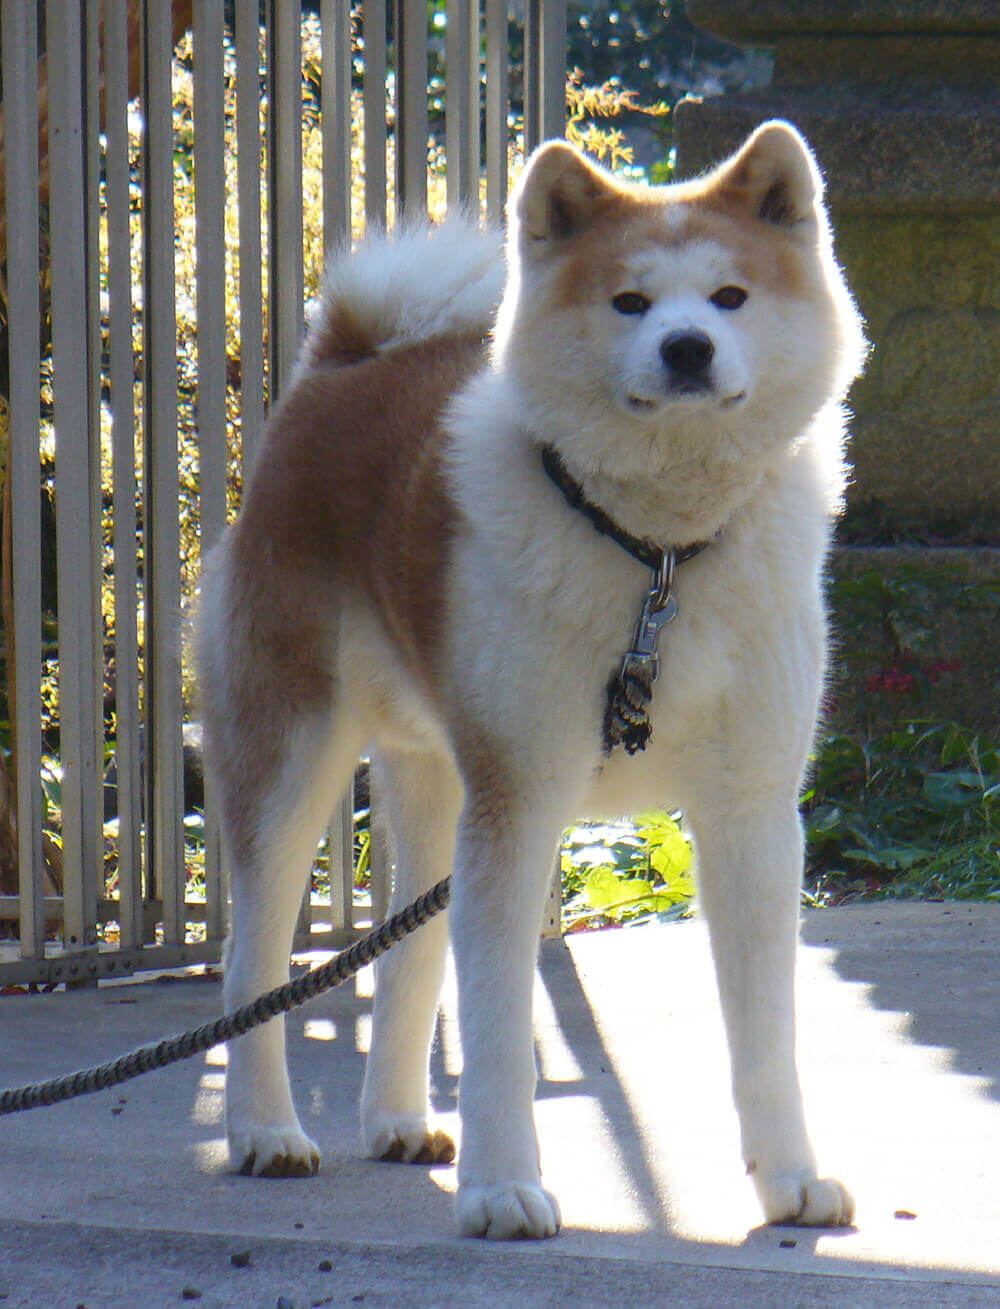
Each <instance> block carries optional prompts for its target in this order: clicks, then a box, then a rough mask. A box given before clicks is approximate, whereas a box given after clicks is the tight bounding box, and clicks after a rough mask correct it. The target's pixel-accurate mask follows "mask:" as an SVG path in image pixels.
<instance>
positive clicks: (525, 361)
mask: <svg viewBox="0 0 1000 1309" xmlns="http://www.w3.org/2000/svg"><path fill="white" fill-rule="evenodd" d="M510 213H511V218H510V225H509V236H508V240H507V249H506V273H504V259H503V255H502V246H501V241H500V238H499V237H497V236H496V235H494V234H492V233H488V232H485V233H484V232H480V231H478V230H477V229H476V228H475V226H474V225H473V224H470V223H467V222H458V221H449V222H447V223H445V224H444V225H443V226H442V227H441V228H439V229H437V230H430V231H427V230H421V231H416V230H413V229H406V230H403V231H402V232H401V233H400V234H399V235H398V236H397V237H395V238H387V237H376V238H374V239H372V240H370V241H368V242H367V243H365V244H364V245H363V246H362V248H361V249H360V250H359V251H358V253H357V254H355V255H353V256H351V255H346V254H345V255H344V256H343V257H338V258H336V259H335V260H334V261H333V262H332V265H331V267H330V269H329V272H328V275H327V278H326V282H325V286H324V290H323V293H322V297H321V302H320V304H319V306H318V310H317V312H316V313H315V315H314V317H313V321H312V325H311V329H310V331H309V334H308V338H307V340H306V342H305V345H304V347H303V351H302V356H301V359H300V361H299V365H298V368H297V370H296V374H295V377H294V379H293V382H292V384H291V385H290V386H289V387H288V389H287V392H286V393H285V394H284V395H283V396H282V398H281V402H280V404H278V405H277V407H276V408H275V410H274V412H273V414H272V416H271V419H270V423H269V426H268V430H267V434H266V437H265V439H264V442H263V446H262V448H261V450H260V453H259V456H258V458H257V461H256V465H255V467H254V469H253V474H252V476H251V477H250V479H249V481H248V485H247V487H246V491H245V496H244V503H243V509H242V512H241V514H240V516H239V519H238V520H237V522H236V523H235V524H234V525H233V526H232V527H231V528H230V529H229V530H228V532H227V533H226V535H225V537H224V539H223V541H222V543H221V545H220V546H219V547H218V549H217V551H216V552H215V554H214V556H213V557H212V558H211V560H210V562H209V564H208V566H207V569H206V575H205V579H204V597H203V617H202V624H201V636H200V662H201V678H202V687H203V692H204V719H205V727H206V736H207V753H208V762H209V766H210V769H211V773H212V776H213V778H214V782H215V785H216V787H217V794H218V796H219V798H220V803H221V812H222V820H223V828H224V833H223V834H224V844H225V850H226V854H227V859H228V862H229V864H230V866H231V870H232V936H231V942H230V955H229V959H228V964H227V967H226V977H225V1002H226V1006H227V1008H228V1009H233V1008H236V1007H237V1006H239V1005H241V1004H243V1003H245V1002H246V1001H248V1000H250V999H252V998H253V997H254V996H256V995H257V994H258V993H259V992H262V991H265V990H267V989H268V988H269V987H273V986H275V985H277V984H279V983H280V982H282V981H283V980H285V979H286V978H287V975H288V957H289V948H290V942H291V939H292V932H293V927H294V924H295V919H296V914H297V911H298V906H299V903H300V900H301V896H302V889H303V881H304V878H305V877H306V874H307V870H308V868H309V867H310V864H311V861H312V858H313V855H314V852H315V850H316V843H317V839H318V837H319V836H320V834H321V832H322V830H323V827H324V824H325V823H326V822H327V820H328V818H329V815H330V812H331V809H332V806H333V804H334V802H335V800H336V798H337V797H338V796H339V795H340V794H341V793H342V792H343V791H344V789H345V788H346V786H347V785H348V783H349V780H350V777H351V774H352V771H353V769H354V767H355V764H356V762H357V760H358V757H359V755H360V754H361V753H362V752H365V751H367V752H369V753H370V754H371V756H372V759H373V764H374V766H375V767H376V768H377V769H378V772H379V776H380V780H381V795H382V796H383V797H384V812H385V814H386V817H387V820H388V823H389V825H390V827H391V832H392V838H393V848H394V859H395V865H396V874H395V883H394V887H393V892H392V907H393V908H394V909H396V908H399V907H401V906H403V905H405V904H407V903H408V902H409V901H411V900H412V899H413V898H415V897H416V896H417V895H418V894H419V893H420V892H422V891H424V890H426V889H427V888H428V887H429V886H431V885H432V884H433V883H434V882H436V881H437V880H438V879H439V878H442V877H443V876H445V875H447V874H448V873H449V872H450V871H452V870H453V889H452V900H451V907H450V911H449V912H450V936H451V944H452V949H453V951H454V956H455V962H456V967H457V974H458V984H459V1020H460V1027H461V1039H462V1051H463V1063H464V1068H463V1072H462V1077H461V1090H460V1111H461V1121H462V1136H461V1152H460V1154H459V1160H458V1180H459V1186H458V1198H457V1216H458V1225H459V1228H460V1230H461V1231H462V1232H463V1233H467V1234H470V1235H480V1236H489V1237H522V1236H532V1237H542V1236H551V1235H552V1234H553V1233H555V1232H556V1231H557V1230H558V1228H559V1223H560V1218H559V1207H558V1205H557V1202H556V1200H555V1198H554V1197H553V1196H552V1195H551V1194H550V1193H549V1192H548V1191H546V1190H545V1189H544V1188H543V1185H542V1179H541V1176H540V1173H539V1155H538V1142H537V1138H536V1134H535V1126H534V1119H533V1106H532V1098H533V1092H534V1086H535V1076H536V1074H535V1062H534V1055H533V1044H532V1011H531V994H532V978H533V971H534V962H535V955H536V949H537V942H538V937H539V927H540V921H541V916H542V911H543V906H544V902H545V898H546V892H547V888H548V883H549V876H550V872H551V869H552V860H553V852H554V850H555V848H556V845H557V842H558V840H559V835H560V833H561V831H562V830H563V828H564V827H565V826H566V825H567V824H568V823H570V822H572V821H573V820H575V819H577V818H578V817H580V816H581V815H585V814H595V815H596V814H600V815H611V814H616V815H617V814H623V813H631V812H637V811H640V810H643V809H649V808H652V807H654V806H664V805H665V806H671V807H674V806H676V807H677V808H680V809H682V810H683V812H684V815H685V818H686V821H687V823H688V825H689V827H690V830H691V833H692V835H693V838H694V841H695V846H696V851H697V868H698V882H699V887H700V897H701V906H702V909H703V911H704V913H705V916H706V918H707V920H708V925H709V928H710V933H711V940H712V944H713V949H714V955H715V961H716V967H717V972H718V980H719V988H720V992H721V997H722V1004H723V1010H724V1013H725V1021H726V1025H727V1030H728V1037H729V1048H730V1051H731V1058H732V1074H733V1089H734V1094H735V1100H736V1106H737V1110H738V1112H739V1116H740V1122H741V1126H742V1139H743V1154H744V1159H745V1162H746V1166H747V1171H748V1172H749V1173H750V1175H751V1176H752V1178H753V1182H754V1184H755V1186H756V1188H757V1191H758V1193H759V1197H760V1201H761V1204H762V1206H763V1210H764V1214H765V1216H766V1218H767V1219H768V1220H770V1221H772V1222H774V1221H782V1222H799V1223H810V1224H822V1225H827V1224H831V1225H835V1224H842V1223H847V1222H849V1221H850V1219H851V1216H852V1212H853V1202H852V1200H851V1197H850V1195H849V1193H848V1191H847V1190H846V1189H845V1187H844V1186H843V1185H842V1184H841V1183H840V1182H839V1181H836V1180H833V1179H830V1178H821V1177H819V1176H818V1175H817V1169H816V1163H815V1159H814V1155H813V1150H812V1147H811V1146H810V1143H809V1138H808V1135H807V1132H806V1125H805V1118H804V1114H803V1108H802V1100H801V1095H800V1091H799V1083H798V1077H797V1073H796V1066H795V1053H794V1038H795V1032H794V1027H795V1024H794V1006H793V970H794V960H795V950H796V937H797V923H798V912H799V887H800V881H801V869H802V833H801V829H800V823H799V816H798V812H797V803H796V802H797V796H798V794H799V789H800V785H801V782H802V777H803V770H804V768H805V765H806V759H807V754H808V751H809V747H810V742H811V739H812V736H813V731H814V726H815V723H816V716H817V707H818V704H819V700H820V694H821V690H822V687H823V678H824V650H825V644H826V636H825V620H824V609H823V598H822V593H821V573H822V570H823V565H824V559H825V556H826V552H827V548H828V541H829V535H830V521H831V517H832V514H833V513H834V512H835V510H836V507H837V505H838V503H839V500H840V496H841V490H842V485H843V479H844V464H843V457H842V429H843V419H842V412H841V408H840V402H841V400H842V398H843V396H844V393H845V390H846V388H847V386H848V385H849V383H850V381H851V380H852V378H853V377H854V376H855V374H856V373H857V371H858V369H859V366H860V363H861V360H862V355H863V337H862V332H861V327H860V323H859V318H858V315H857V312H856V310H855V308H854V306H853V304H852V301H851V298H850V295H849V293H848V290H847V287H846V285H845V283H844V279H843V277H842V275H841V273H840V270H839V269H838V266H837V264H836V262H835V259H834V255H833V251H832V245H831V237H830V232H829V227H828V222H827V218H826V214H825V210H824V207H823V201H822V183H821V179H820V174H819V171H818V169H817V167H816V164H815V162H814V160H813V157H812V155H811V154H810V151H809V149H808V147H807V146H806V144H805V143H804V142H803V140H802V139H801V137H800V136H799V135H798V134H797V133H796V131H795V130H794V129H793V128H791V127H789V126H788V125H786V124H783V123H778V122H772V123H767V124H765V125H764V126H762V127H761V128H759V129H758V130H757V131H756V132H755V133H754V134H753V135H752V136H751V137H750V139H749V140H748V141H747V142H746V144H745V145H744V146H743V148H742V149H741V150H740V151H739V152H738V153H737V154H736V155H734V156H733V157H732V158H731V159H730V160H728V161H727V162H726V163H724V164H723V165H721V166H720V167H719V168H718V169H717V170H716V171H715V172H712V173H711V174H709V175H708V176H706V177H703V178H701V179H700V180H698V181H694V182H688V183H683V184H679V185H673V186H667V187H663V188H647V187H643V186H637V185H631V184H626V183H624V182H622V181H620V180H618V179H616V178H615V177H613V176H611V175H610V174H608V173H606V172H604V171H602V170H601V169H599V168H597V167H596V166H594V165H593V164H591V163H589V162H587V161H586V160H585V159H584V158H583V157H582V156H581V155H580V154H579V153H577V152H576V151H575V150H573V149H572V148H571V147H569V146H568V145H566V144H564V143H560V142H551V143H548V144H546V145H543V146H542V147H541V148H540V149H539V150H538V151H537V152H536V153H535V154H534V155H533V156H532V158H531V159H530V161H529V162H528V165H527V167H526V168H525V170H524V173H523V175H522V177H521V179H520V182H519V185H518V186H517V188H516V190H515V192H514V194H513V196H512V199H511V204H510ZM498 306H499V307H498ZM595 528H596V529H597V530H595ZM670 620H672V621H670ZM668 621H669V625H667V624H668ZM658 638H659V649H657V644H658V640H657V639H658ZM659 661H662V675H661V676H659V678H658V679H657V678H656V673H657V671H658V669H659ZM654 682H655V689H654V685H653V684H654ZM447 936H448V927H447V925H446V923H445V921H444V918H443V917H442V918H438V919H436V920H435V921H434V922H433V923H431V924H430V925H428V926H426V927H424V928H422V929H421V931H420V932H419V933H417V934H416V935H415V936H413V937H411V938H409V939H408V940H407V941H406V942H405V943H404V944H402V945H401V946H399V947H397V948H396V949H395V950H394V951H392V953H390V954H389V955H387V956H386V957H385V958H384V959H383V960H382V961H381V962H380V965H379V967H378V971H377V980H376V997H375V1013H374V1021H373V1030H372V1044H371V1053H370V1054H369V1056H368V1062H367V1071H366V1075H365V1082H364V1092H363V1096H362V1107H361V1114H362V1125H363V1136H364V1145H365V1147H366V1149H367V1150H368V1151H369V1152H370V1154H372V1155H374V1156H375V1157H377V1158H381V1159H393V1160H406V1161H414V1162H434V1161H443V1160H447V1159H450V1158H451V1157H452V1155H453V1154H454V1149H455V1147H454V1145H453V1143H452V1142H451V1140H450V1139H449V1138H448V1137H447V1136H446V1135H445V1134H444V1133H442V1132H440V1131H435V1130H434V1127H433V1125H432V1123H431V1121H430V1118H429V1112H428V1051H429V1046H430V1041H431V1034H432V1030H433V1025H434V1020H435V1011H436V1005H437V1000H438V992H439V987H440V985H441V979H442V970H443V968H444V959H445V950H446V944H447ZM226 1114H227V1127H228V1135H229V1149H230V1155H231V1161H232V1165H233V1167H234V1168H236V1169H238V1170H240V1171H242V1172H248V1173H253V1174H265V1175H275V1174H277V1175H296V1176H297V1175H301V1174H309V1173H313V1172H315V1171H316V1169H317V1167H318V1164H319V1152H318V1150H317V1148H316V1146H315V1145H314V1144H313V1142H312V1141H311V1140H309V1138H308V1137H307V1136H306V1135H305V1133H304V1132H303V1130H302V1128H301V1125H300V1123H299V1120H298V1117H297V1116H296V1112H295V1108H294V1106H293V1103H292V1097H291V1094H290V1090H289V1082H288V1075H287V1071H286V1066H285V1048H284V1031H283V1026H282V1022H281V1020H277V1021H274V1022H272V1023H269V1024H268V1025H267V1026H265V1027H263V1028H261V1029H259V1030H257V1031H255V1032H253V1033H252V1034H250V1035H249V1036H246V1037H244V1038H243V1039H241V1040H239V1041H236V1042H234V1043H233V1044H232V1046H231V1048H230V1052H229V1066H228V1069H227V1074H226Z"/></svg>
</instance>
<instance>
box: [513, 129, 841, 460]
mask: <svg viewBox="0 0 1000 1309" xmlns="http://www.w3.org/2000/svg"><path fill="white" fill-rule="evenodd" d="M822 189H823V188H822V180H821V177H820V174H819V170H818V168H817V166H816V163H815V161H814V159H813V156H812V154H811V153H810V151H809V148H808V146H807V145H806V144H805V142H804V141H803V139H802V138H801V137H800V136H799V134H798V133H797V132H796V131H795V129H794V128H792V127H790V126H789V125H788V124H786V123H780V122H772V123H766V124H765V125H764V126H762V127H760V128H759V129H758V130H757V131H756V132H754V134H753V135H752V136H751V137H750V138H749V140H748V141H747V142H746V144H745V145H744V146H743V148H742V149H741V150H740V151H739V152H738V153H737V154H736V155H734V156H733V157H732V158H731V159H729V160H728V161H727V162H726V163H724V164H723V165H722V166H721V167H719V168H718V169H716V170H715V172H713V173H711V174H709V175H708V176H706V177H704V178H701V179H699V180H698V181H695V182H690V183H681V184H678V185H673V186H667V187H642V186H636V185H631V184H628V183H625V182H622V181H621V180H619V179H618V178H616V177H613V176H612V175H610V174H609V173H607V172H605V171H603V170H602V169H600V168H598V167H596V166H594V165H593V164H591V163H589V162H588V161H587V160H586V159H585V158H584V157H583V156H582V155H580V154H579V153H578V152H577V151H576V150H574V149H573V148H572V147H570V146H568V145H566V144H564V143H561V142H550V143H548V144H546V145H543V146H541V147H540V148H539V149H538V150H537V151H536V152H535V154H534V155H533V156H532V158H531V159H530V160H529V162H528V165H527V167H526V169H525V171H524V173H523V174H522V177H521V179H520V182H519V185H518V187H517V189H516V191H515V193H514V195H513V197H512V202H511V237H510V248H509V262H510V276H509V282H508V287H507V292H506V295H505V299H504V305H503V307H502V310H501V313H500V318H499V321H498V324H497V335H496V347H495V351H496V358H497V360H498V361H499V362H500V363H501V365H502V366H503V367H504V368H506V369H510V370H511V371H512V372H513V375H514V376H515V377H516V378H517V380H518V383H519V387H520V390H521V393H522V394H523V395H526V396H527V397H528V403H529V405H530V407H531V408H532V409H533V410H534V415H535V419H536V421H537V422H539V424H541V425H545V426H547V427H551V424H552V423H555V424H556V425H557V426H561V427H563V428H565V431H564V432H562V433H560V432H556V433H555V435H556V437H557V439H558V437H560V436H562V437H563V439H564V440H565V441H567V442H573V443H574V444H576V446H577V448H578V450H579V453H580V455H581V456H583V457H584V458H586V457H587V456H588V454H590V455H592V456H593V457H594V458H596V459H598V460H599V461H600V462H601V464H602V465H603V466H604V467H606V468H609V467H611V466H617V467H618V468H620V470H621V471H622V472H623V473H624V472H627V471H628V464H629V463H630V462H631V461H630V458H629V451H630V448H633V447H634V448H639V447H641V449H642V459H643V461H645V464H646V467H647V468H648V467H649V460H650V456H651V454H652V456H653V460H654V463H655V462H656V455H657V452H658V451H659V453H660V454H661V455H662V457H663V458H662V462H663V463H664V466H670V465H672V464H674V463H675V462H676V459H675V457H672V456H671V446H673V447H674V451H673V454H674V456H676V445H677V442H678V441H679V442H681V443H682V444H685V445H687V446H689V447H690V446H691V445H692V443H693V444H695V445H698V444H699V443H700V445H701V447H702V450H703V452H705V451H706V449H707V447H709V446H712V445H713V444H714V445H716V446H718V447H720V448H721V446H722V445H726V446H727V447H730V448H731V447H733V446H734V444H735V446H736V447H739V448H740V449H741V450H742V451H743V452H744V453H746V454H751V453H752V452H753V451H754V450H756V449H763V447H764V446H770V445H773V444H774V442H775V441H776V440H777V441H778V442H782V441H785V442H787V441H790V440H792V439H794V438H795V437H796V436H798V435H801V433H802V432H803V431H804V430H805V428H806V427H807V426H808V424H809V421H810V419H811V418H812V416H813V415H814V414H815V413H816V412H817V411H818V410H819V409H820V408H821V407H822V406H823V405H824V404H825V403H827V402H828V401H829V400H831V399H833V398H836V397H837V396H839V395H840V394H841V393H842V392H843V390H844V389H845V388H846V386H847V384H848V383H849V381H850V380H851V378H853V376H854V375H855V373H856V371H857V369H858V366H859V363H860V359H861V353H862V337H861V332H860V326H859V320H858V318H857V314H856V311H855V310H854V307H853V305H852V303H851V300H850V296H849V294H848V292H847V289H846V286H845V285H844V282H843V278H842V276H841V274H840V271H839V269H838V268H837V265H836V263H835V261H834V259H833V255H832V251H831V243H830V236H829V229H828V224H827V220H826V214H825V210H824V208H823V201H822ZM609 431H610V432H613V433H614V437H615V450H614V452H612V451H610V450H609V449H606V448H604V449H601V448H598V445H595V443H598V444H599V443H601V442H604V443H606V442H607V439H608V434H609ZM588 433H590V436H589V437H588ZM630 435H634V436H636V438H637V439H636V440H635V441H631V440H629V437H630ZM641 438H644V439H641ZM730 453H732V450H731V449H730Z"/></svg>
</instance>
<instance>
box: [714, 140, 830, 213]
mask: <svg viewBox="0 0 1000 1309" xmlns="http://www.w3.org/2000/svg"><path fill="white" fill-rule="evenodd" d="M709 181H710V183H711V182H714V184H715V185H716V186H718V187H719V189H720V190H721V191H723V192H725V193H727V194H730V195H732V194H733V193H736V194H737V195H738V196H739V197H740V199H741V200H742V201H743V203H745V204H746V205H747V206H748V207H749V208H750V209H751V210H752V212H753V213H754V214H755V216H756V217H757V218H760V219H762V220H763V221H764V222H767V223H773V224H774V225H775V226H776V227H786V228H794V227H796V226H797V225H798V224H800V223H801V224H805V223H807V222H808V220H810V219H812V218H814V217H815V215H816V211H817V208H818V207H819V205H820V203H821V201H822V198H823V179H822V177H821V175H820V171H819V168H818V167H817V164H816V160H815V159H814V158H813V154H812V151H811V150H810V149H809V147H808V145H806V143H805V141H804V140H803V138H802V137H801V136H800V135H799V133H798V132H797V131H796V130H795V128H794V127H792V125H791V124H790V123H784V122H781V121H780V120H779V119H775V120H773V121H772V122H768V123H763V124H762V125H761V126H760V127H758V128H757V130H756V131H755V132H754V133H753V135H752V136H751V137H750V138H749V139H748V140H747V141H746V143H745V144H744V145H743V147H742V149H740V150H739V151H738V152H737V153H736V154H735V155H733V157H732V158H731V159H729V160H727V161H726V162H725V163H724V164H723V165H722V166H721V167H720V168H719V169H718V170H717V171H716V173H715V174H714V176H713V177H711V178H710V179H709Z"/></svg>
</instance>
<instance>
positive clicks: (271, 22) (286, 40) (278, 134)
mask: <svg viewBox="0 0 1000 1309" xmlns="http://www.w3.org/2000/svg"><path fill="white" fill-rule="evenodd" d="M268 238H269V245H270V251H269V260H268V268H269V276H270V282H269V290H268V309H269V322H270V345H271V371H270V378H271V389H270V402H271V405H272V407H273V405H274V402H275V400H276V398H277V396H278V395H279V394H280V391H281V389H282V387H283V386H284V384H285V382H286V381H287V379H288V377H289V375H290V373H291V370H292V365H293V363H294V362H295V356H296V354H297V352H298V348H299V344H300V341H301V337H302V326H303V303H302V299H303V277H302V5H301V0H280V3H279V0H270V3H269V6H268Z"/></svg>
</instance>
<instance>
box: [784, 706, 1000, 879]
mask: <svg viewBox="0 0 1000 1309" xmlns="http://www.w3.org/2000/svg"><path fill="white" fill-rule="evenodd" d="M803 812H804V815H805V821H806V839H807V844H808V857H807V884H808V885H809V887H810V891H811V895H812V898H813V902H814V903H822V904H839V903H842V902H843V901H845V900H849V899H857V898H859V897H862V896H873V895H874V896H881V895H890V896H909V897H917V896H919V897H923V898H931V899H972V900H1000V750H998V748H997V746H996V745H995V744H993V743H991V742H990V741H988V740H986V739H985V738H984V737H982V736H981V735H978V734H976V733H974V732H970V731H967V730H965V729H963V728H961V727H959V726H957V725H956V724H954V723H942V724H928V723H919V722H912V723H909V724H907V725H906V726H905V727H904V728H902V729H900V730H897V731H892V732H889V733H886V734H885V735H883V736H879V737H876V738H874V739H872V740H868V741H866V740H859V739H856V738H854V737H849V736H830V737H827V738H826V739H825V740H823V741H822V742H821V743H820V745H819V747H818V748H817V751H816V755H815V759H814V778H813V784H812V786H811V788H810V789H809V790H808V791H807V792H806V794H805V796H804V797H803Z"/></svg>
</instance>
